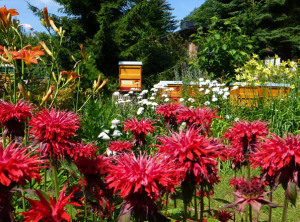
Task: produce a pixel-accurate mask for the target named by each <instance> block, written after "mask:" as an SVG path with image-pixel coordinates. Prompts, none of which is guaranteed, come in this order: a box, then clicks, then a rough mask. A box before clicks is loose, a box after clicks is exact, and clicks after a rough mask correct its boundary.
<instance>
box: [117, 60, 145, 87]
mask: <svg viewBox="0 0 300 222" xmlns="http://www.w3.org/2000/svg"><path fill="white" fill-rule="evenodd" d="M142 65H143V64H142V62H133V61H121V62H119V90H120V91H141V90H142Z"/></svg>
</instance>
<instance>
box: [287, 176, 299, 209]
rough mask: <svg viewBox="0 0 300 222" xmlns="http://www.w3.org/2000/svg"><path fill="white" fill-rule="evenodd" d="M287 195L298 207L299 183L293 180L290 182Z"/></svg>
mask: <svg viewBox="0 0 300 222" xmlns="http://www.w3.org/2000/svg"><path fill="white" fill-rule="evenodd" d="M286 195H287V197H288V199H289V200H290V201H291V203H292V204H293V205H294V207H296V200H297V185H296V184H295V183H294V182H292V181H289V182H288V186H287V189H286Z"/></svg>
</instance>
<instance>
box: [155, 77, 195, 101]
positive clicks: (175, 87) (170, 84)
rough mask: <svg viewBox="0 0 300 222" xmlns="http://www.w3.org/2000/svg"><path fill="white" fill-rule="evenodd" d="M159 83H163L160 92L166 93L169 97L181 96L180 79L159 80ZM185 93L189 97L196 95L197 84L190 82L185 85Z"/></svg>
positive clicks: (181, 84) (181, 86) (181, 85)
mask: <svg viewBox="0 0 300 222" xmlns="http://www.w3.org/2000/svg"><path fill="white" fill-rule="evenodd" d="M158 84H159V85H165V86H166V87H165V88H164V89H160V92H161V93H167V94H168V97H170V98H182V93H183V83H182V81H160V82H159V83H158ZM186 93H187V94H188V95H189V96H190V97H197V95H198V93H199V84H198V83H196V82H190V83H188V84H187V85H186Z"/></svg>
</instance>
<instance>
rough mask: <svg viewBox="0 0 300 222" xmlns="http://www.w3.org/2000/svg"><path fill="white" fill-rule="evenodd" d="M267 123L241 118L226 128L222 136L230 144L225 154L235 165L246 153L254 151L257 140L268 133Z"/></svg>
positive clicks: (239, 162)
mask: <svg viewBox="0 0 300 222" xmlns="http://www.w3.org/2000/svg"><path fill="white" fill-rule="evenodd" d="M268 124H269V123H265V122H261V121H259V120H257V121H253V122H249V121H248V120H243V121H241V122H237V123H234V124H232V127H231V128H229V129H228V130H227V132H226V133H225V134H224V137H225V138H226V139H228V140H229V141H230V144H231V146H230V148H229V150H228V154H227V155H228V156H229V157H231V158H232V161H233V163H234V165H235V166H236V165H240V164H242V163H243V162H244V161H245V157H246V156H247V155H250V154H251V155H252V154H253V153H254V152H256V149H257V144H258V142H259V140H260V139H262V138H263V137H264V136H266V135H268V134H269V131H268V128H267V125H268Z"/></svg>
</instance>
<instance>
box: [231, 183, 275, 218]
mask: <svg viewBox="0 0 300 222" xmlns="http://www.w3.org/2000/svg"><path fill="white" fill-rule="evenodd" d="M233 194H234V195H235V196H236V199H235V201H234V202H233V203H231V204H228V205H226V206H225V208H232V207H235V206H237V205H239V208H238V211H239V212H242V211H243V210H244V209H245V207H246V206H247V205H249V204H250V205H251V206H252V208H253V210H254V211H255V212H257V213H259V211H260V209H261V205H262V204H267V205H269V206H271V207H278V206H277V205H276V204H273V203H272V202H270V201H269V200H267V199H266V198H265V197H264V196H265V195H266V194H267V192H265V186H264V183H263V182H262V181H261V180H259V178H257V177H254V178H253V179H251V180H246V179H244V180H240V181H239V185H238V186H237V190H236V192H233Z"/></svg>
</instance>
